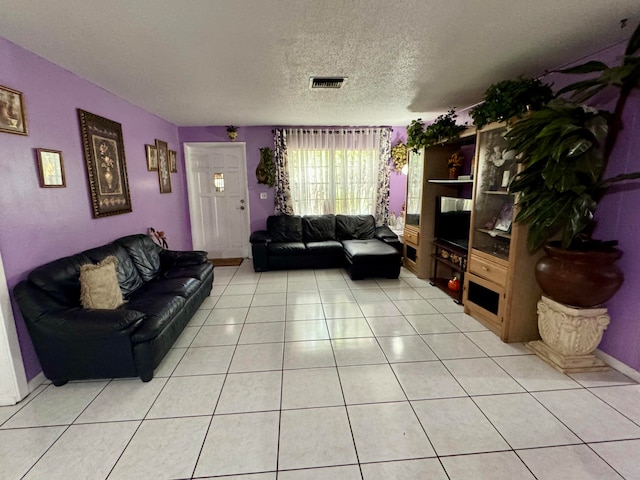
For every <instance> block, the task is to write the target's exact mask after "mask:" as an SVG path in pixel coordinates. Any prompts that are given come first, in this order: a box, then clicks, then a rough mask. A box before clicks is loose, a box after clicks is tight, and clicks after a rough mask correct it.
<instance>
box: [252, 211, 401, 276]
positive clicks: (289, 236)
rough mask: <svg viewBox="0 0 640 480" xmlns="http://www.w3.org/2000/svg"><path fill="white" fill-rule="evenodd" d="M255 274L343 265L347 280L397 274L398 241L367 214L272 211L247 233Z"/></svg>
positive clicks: (398, 260) (399, 247) (399, 259)
mask: <svg viewBox="0 0 640 480" xmlns="http://www.w3.org/2000/svg"><path fill="white" fill-rule="evenodd" d="M250 241H251V251H252V254H253V268H254V270H255V271H256V272H265V271H268V270H283V269H295V268H330V267H346V268H347V269H348V270H349V274H350V276H351V278H352V279H354V280H357V279H361V278H364V277H371V276H381V277H387V278H398V275H399V274H400V267H401V264H402V255H401V254H400V252H401V251H402V244H401V243H400V241H399V239H398V236H397V235H396V234H395V233H393V232H392V231H391V229H389V227H387V226H386V225H385V226H380V227H376V223H375V219H374V218H373V216H372V215H307V216H298V215H272V216H270V217H268V218H267V229H266V230H259V231H256V232H253V233H252V234H251V238H250Z"/></svg>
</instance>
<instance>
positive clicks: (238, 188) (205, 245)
mask: <svg viewBox="0 0 640 480" xmlns="http://www.w3.org/2000/svg"><path fill="white" fill-rule="evenodd" d="M184 152H185V166H186V171H187V189H188V192H189V193H188V195H189V214H190V217H191V235H192V238H193V248H194V249H196V250H205V251H206V252H208V253H209V258H234V257H242V258H245V257H248V256H249V192H248V188H247V162H246V147H245V144H244V143H242V142H238V143H230V142H220V143H218V142H216V143H209V142H204V143H185V144H184Z"/></svg>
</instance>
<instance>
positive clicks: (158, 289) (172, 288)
mask: <svg viewBox="0 0 640 480" xmlns="http://www.w3.org/2000/svg"><path fill="white" fill-rule="evenodd" d="M199 286H200V280H198V279H196V278H188V277H182V278H156V279H155V280H151V281H150V282H147V283H145V284H144V285H143V286H142V287H140V295H151V296H154V295H167V294H172V295H180V296H181V297H184V298H189V297H190V296H191V295H193V294H194V293H195V292H196V291H197V290H198V287H199Z"/></svg>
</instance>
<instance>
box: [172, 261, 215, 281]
mask: <svg viewBox="0 0 640 480" xmlns="http://www.w3.org/2000/svg"><path fill="white" fill-rule="evenodd" d="M211 270H213V265H212V264H211V263H209V262H207V263H201V264H200V265H188V266H185V267H173V268H171V269H169V270H167V271H166V272H164V274H163V277H164V278H185V277H186V278H197V279H198V280H204V279H205V278H207V275H209V273H210V272H211Z"/></svg>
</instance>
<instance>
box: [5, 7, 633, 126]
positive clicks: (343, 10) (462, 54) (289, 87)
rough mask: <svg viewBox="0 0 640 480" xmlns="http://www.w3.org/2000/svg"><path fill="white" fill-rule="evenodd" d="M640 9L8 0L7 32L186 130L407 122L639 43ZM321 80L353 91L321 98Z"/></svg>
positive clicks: (323, 94) (325, 92)
mask: <svg viewBox="0 0 640 480" xmlns="http://www.w3.org/2000/svg"><path fill="white" fill-rule="evenodd" d="M638 7H640V0H616V1H604V0H535V1H527V0H519V1H517V0H484V1H478V0H386V1H383V0H183V1H176V0H153V1H148V0H147V1H143V0H107V1H105V0H100V1H97V0H56V1H41V0H21V1H15V0H0V12H2V13H1V14H0V36H3V37H5V38H7V39H8V40H10V41H12V42H14V43H17V44H19V45H21V46H23V47H25V48H26V49H28V50H30V51H32V52H35V53H37V54H38V55H40V56H42V57H44V58H46V59H47V60H50V61H52V62H53V63H56V64H58V65H60V66H62V67H64V68H66V69H68V70H70V71H72V72H74V73H76V74H77V75H78V76H80V77H82V78H85V79H87V80H90V81H91V82H93V83H95V84H97V85H100V86H101V87H103V88H105V89H106V90H108V91H111V92H113V93H115V94H116V95H119V96H120V97H123V98H125V99H127V100H129V101H130V102H132V103H134V104H136V105H139V106H141V107H142V108H144V109H145V110H147V111H150V112H153V113H155V114H157V115H158V116H160V117H162V118H164V119H166V120H168V121H170V122H172V123H174V124H176V125H180V126H193V125H228V124H234V125H243V126H248V125H406V124H407V123H409V122H410V120H412V119H414V118H418V117H422V118H423V119H431V118H434V117H435V116H436V115H437V114H439V113H442V112H443V111H446V110H447V109H448V108H450V107H457V108H463V107H466V106H469V105H472V104H474V103H477V102H478V101H480V99H481V98H482V94H483V92H484V90H485V89H486V88H487V87H488V86H489V85H490V84H491V83H494V82H496V81H499V80H503V79H506V78H515V77H516V76H518V75H526V76H539V75H541V74H543V72H544V71H545V69H549V68H553V67H556V66H560V65H563V64H565V63H566V62H568V61H571V60H575V59H577V58H579V57H580V56H582V55H586V54H589V53H593V52H595V51H597V50H600V49H602V48H605V47H607V46H610V45H612V44H614V43H617V42H619V41H622V40H624V39H626V38H628V37H629V36H630V35H631V33H632V31H633V29H634V28H635V25H636V23H637V22H638V20H640V9H639V8H638ZM623 18H628V19H629V25H628V26H627V27H626V28H625V29H621V28H620V20H621V19H623ZM314 75H317V76H334V75H343V76H346V77H348V81H347V82H346V84H345V86H344V87H343V88H342V89H341V90H320V91H318V90H313V91H311V90H309V78H310V77H311V76H314ZM0 78H2V72H1V66H0Z"/></svg>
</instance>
